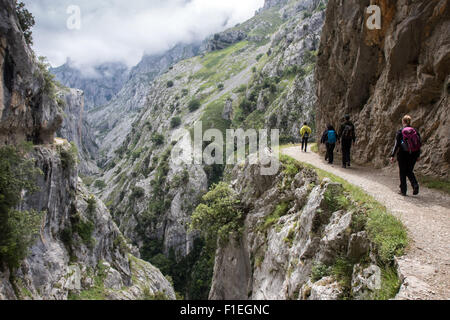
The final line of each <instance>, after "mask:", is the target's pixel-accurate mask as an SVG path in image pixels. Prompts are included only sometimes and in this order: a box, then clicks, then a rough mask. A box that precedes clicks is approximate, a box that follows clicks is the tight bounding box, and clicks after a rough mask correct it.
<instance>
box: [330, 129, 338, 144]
mask: <svg viewBox="0 0 450 320" xmlns="http://www.w3.org/2000/svg"><path fill="white" fill-rule="evenodd" d="M336 141H337V139H336V131H334V130H329V131H328V143H331V144H333V143H336Z"/></svg>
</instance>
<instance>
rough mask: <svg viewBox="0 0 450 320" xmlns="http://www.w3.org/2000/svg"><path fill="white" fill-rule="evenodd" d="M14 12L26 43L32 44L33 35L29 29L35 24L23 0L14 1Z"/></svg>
mask: <svg viewBox="0 0 450 320" xmlns="http://www.w3.org/2000/svg"><path fill="white" fill-rule="evenodd" d="M16 14H17V17H18V18H19V24H20V28H21V29H22V32H23V36H24V38H25V41H26V43H27V44H29V45H32V44H33V36H32V32H31V29H32V28H33V26H34V24H35V20H34V17H33V15H32V14H31V12H30V11H28V10H27V9H26V8H25V4H24V3H23V2H18V3H16Z"/></svg>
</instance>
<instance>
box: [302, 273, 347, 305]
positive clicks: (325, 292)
mask: <svg viewBox="0 0 450 320" xmlns="http://www.w3.org/2000/svg"><path fill="white" fill-rule="evenodd" d="M342 294H343V290H342V288H341V286H340V285H339V283H338V282H336V281H335V280H334V279H333V278H332V277H325V278H322V279H321V280H319V281H317V282H315V283H313V284H312V285H311V287H310V295H309V297H308V300H339V298H340V297H341V296H342Z"/></svg>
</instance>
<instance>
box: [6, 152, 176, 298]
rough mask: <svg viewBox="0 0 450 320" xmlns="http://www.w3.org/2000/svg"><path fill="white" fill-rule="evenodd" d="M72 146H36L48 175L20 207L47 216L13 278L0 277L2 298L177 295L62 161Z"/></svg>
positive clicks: (38, 160) (73, 169) (38, 161)
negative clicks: (36, 190) (140, 258)
mask: <svg viewBox="0 0 450 320" xmlns="http://www.w3.org/2000/svg"><path fill="white" fill-rule="evenodd" d="M68 148H70V146H69V145H68V144H61V145H54V146H51V147H36V148H35V151H34V152H33V154H32V157H33V158H34V159H36V166H37V167H38V168H40V169H41V170H42V172H43V175H42V176H41V177H39V179H38V181H36V185H37V186H38V187H39V191H38V192H36V193H34V194H32V195H29V196H27V197H26V198H25V199H24V201H23V203H22V205H21V208H20V209H21V210H30V209H33V210H36V211H38V212H43V213H44V217H43V221H42V225H41V230H40V235H39V237H38V239H36V243H35V245H33V246H32V248H31V249H30V253H29V254H28V256H27V258H26V259H25V260H24V261H23V263H22V264H21V267H20V268H19V269H18V270H17V271H14V273H13V276H12V277H10V276H7V274H5V275H4V276H2V277H1V278H0V281H1V284H0V298H1V299H7V300H11V299H34V300H35V299H38V300H41V299H43V300H65V299H67V298H72V299H143V298H145V296H146V295H156V294H158V293H161V294H165V295H166V296H167V298H170V299H174V298H175V294H174V291H173V288H172V286H171V284H170V283H169V282H168V280H167V279H166V278H165V277H164V276H163V275H162V274H161V272H160V271H159V270H158V269H156V268H154V267H152V266H151V265H150V264H149V263H147V262H144V261H140V260H139V259H137V258H136V257H134V256H133V253H135V254H136V250H135V249H134V248H133V247H131V245H129V244H128V243H127V241H126V240H125V238H124V237H123V235H122V234H121V232H120V231H119V229H118V228H117V226H116V224H115V223H114V222H113V220H112V218H111V216H110V214H109V211H108V210H107V208H106V207H105V205H104V204H103V203H102V202H101V201H100V200H98V199H96V198H94V197H92V196H91V195H90V193H89V192H88V191H87V189H86V188H85V187H84V186H83V183H82V181H81V180H80V179H79V178H77V168H76V166H73V167H66V166H65V165H64V164H63V160H62V159H64V157H65V156H64V155H63V154H64V152H67V151H68ZM66 156H67V155H66ZM137 254H138V253H137ZM91 292H97V293H96V294H97V295H92V294H90V293H91ZM99 292H100V293H99Z"/></svg>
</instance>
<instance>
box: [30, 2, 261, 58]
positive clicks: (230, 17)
mask: <svg viewBox="0 0 450 320" xmlns="http://www.w3.org/2000/svg"><path fill="white" fill-rule="evenodd" d="M24 2H25V3H26V5H27V8H28V9H29V10H30V11H31V12H32V13H33V15H34V16H35V18H36V26H35V27H34V31H33V36H34V48H35V50H36V51H37V53H38V54H39V55H44V56H47V57H48V59H49V61H50V63H51V64H52V65H53V66H59V65H61V64H63V63H65V62H66V60H67V59H68V58H70V59H71V60H72V61H73V62H74V63H75V65H77V66H84V67H92V66H94V65H98V64H100V63H103V62H124V63H125V64H127V65H128V66H129V67H131V66H134V65H136V64H137V63H138V62H139V60H140V59H141V58H142V55H143V54H144V53H146V54H155V53H161V52H164V51H165V50H167V49H170V48H171V47H172V46H174V45H175V44H177V43H179V42H183V43H192V42H194V41H201V40H203V39H204V38H205V37H207V36H208V35H210V34H213V33H216V32H220V31H223V30H225V29H226V28H229V27H232V26H234V25H235V24H237V23H240V22H243V21H245V20H247V19H249V18H250V17H252V16H253V15H254V13H255V11H256V10H257V9H259V8H260V7H262V6H263V5H264V0H151V1H149V0H133V1H129V0H128V1H127V0H96V1H92V0H78V1H75V0H58V1H55V0H40V1H36V0H25V1H24ZM73 5H75V6H79V8H80V9H81V29H80V30H69V29H68V28H67V19H68V18H69V16H70V15H69V14H68V13H67V8H68V7H69V6H73Z"/></svg>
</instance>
